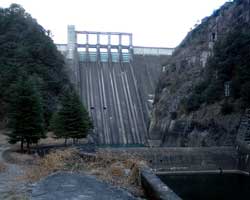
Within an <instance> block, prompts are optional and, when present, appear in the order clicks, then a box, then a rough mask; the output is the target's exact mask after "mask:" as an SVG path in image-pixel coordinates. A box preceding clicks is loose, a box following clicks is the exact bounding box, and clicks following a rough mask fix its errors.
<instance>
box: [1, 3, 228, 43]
mask: <svg viewBox="0 0 250 200" xmlns="http://www.w3.org/2000/svg"><path fill="white" fill-rule="evenodd" d="M226 1H227V0H126V1H125V0H70V1H69V0H15V1H11V0H0V7H8V6H9V5H10V4H11V3H18V4H21V5H22V6H23V7H24V9H25V10H26V11H27V12H29V13H30V14H31V15H32V17H33V18H36V19H37V21H38V23H40V24H41V25H42V26H43V27H44V28H45V29H49V30H51V31H52V34H53V35H54V37H53V40H54V41H55V42H56V43H66V41H67V25H68V24H73V25H75V26H76V29H77V30H82V31H83V30H87V31H114V32H130V33H133V44H134V45H140V46H159V47H175V46H177V45H178V44H179V43H180V42H181V40H182V39H183V38H184V37H185V35H186V34H187V32H189V31H190V29H191V28H192V27H193V26H194V25H195V24H196V23H197V21H198V20H201V19H202V18H204V17H206V16H209V15H211V14H212V13H213V11H214V10H215V9H218V8H219V7H220V6H221V5H223V4H224V3H225V2H226Z"/></svg>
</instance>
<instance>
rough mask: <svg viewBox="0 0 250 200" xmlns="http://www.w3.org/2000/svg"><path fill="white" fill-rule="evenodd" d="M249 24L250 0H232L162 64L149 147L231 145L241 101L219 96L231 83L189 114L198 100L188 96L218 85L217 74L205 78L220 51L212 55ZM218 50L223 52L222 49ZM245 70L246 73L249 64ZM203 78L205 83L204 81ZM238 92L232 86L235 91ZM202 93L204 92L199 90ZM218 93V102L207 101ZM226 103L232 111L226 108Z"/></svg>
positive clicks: (215, 100)
mask: <svg viewBox="0 0 250 200" xmlns="http://www.w3.org/2000/svg"><path fill="white" fill-rule="evenodd" d="M249 24H250V0H235V1H233V2H227V3H225V4H224V5H223V6H222V7H221V8H220V9H219V10H217V11H215V12H214V13H213V14H212V15H211V16H210V17H206V18H204V19H203V20H202V22H201V24H200V25H197V26H196V28H194V29H193V30H192V31H191V32H189V33H188V35H187V36H186V38H185V39H184V40H183V42H182V43H181V44H180V45H179V46H178V47H177V49H176V50H175V52H174V54H173V56H172V58H171V59H170V60H169V61H167V62H166V64H165V66H164V68H165V72H164V73H163V74H162V75H161V78H160V80H159V83H158V86H157V89H156V94H155V100H154V109H153V112H152V118H151V123H150V128H149V135H150V142H151V144H152V145H156V144H157V145H159V144H160V145H162V146H225V145H234V143H235V138H236V134H237V129H238V127H239V123H240V117H241V115H242V114H241V113H243V111H244V107H243V106H242V101H241V98H237V97H231V96H230V95H231V94H229V95H228V94H226V96H228V97H222V94H223V95H224V93H225V90H226V89H225V88H226V86H225V88H224V85H226V83H230V82H229V81H226V79H225V80H224V79H223V80H224V82H223V83H221V86H223V89H222V87H221V89H218V90H213V92H212V93H211V92H210V94H209V95H208V96H207V97H206V101H200V102H199V105H198V106H196V107H195V109H193V108H194V106H193V107H191V108H192V109H187V107H188V106H189V107H190V105H194V104H195V103H196V100H197V99H195V98H194V99H192V98H190V96H192V95H193V93H194V90H197V86H199V85H201V84H203V85H205V86H204V88H206V87H207V86H206V84H210V83H211V81H213V80H217V74H216V72H217V71H213V73H214V74H213V75H212V76H210V77H215V78H210V79H207V77H208V74H209V73H211V70H208V62H209V60H211V59H213V58H214V57H215V54H218V52H219V50H217V51H216V52H215V48H216V45H217V48H218V46H219V45H218V44H219V43H221V41H223V40H225V38H226V37H227V35H228V34H230V32H232V31H233V30H237V29H238V27H241V29H240V31H241V32H244V31H245V30H247V29H248V28H249ZM242 27H243V28H242ZM244 27H245V28H244ZM246 27H247V28H246ZM248 30H249V29H248ZM236 37H237V35H236ZM239 37H240V36H239ZM249 38H250V37H249ZM247 41H249V40H247ZM246 45H247V44H246ZM232 48H233V47H232ZM218 49H221V48H218ZM239 49H240V48H239ZM222 51H223V52H225V51H226V50H225V51H224V49H222ZM249 52H250V51H249ZM234 54H237V52H236V53H234ZM234 54H232V55H234ZM248 54H249V53H248ZM225 55H226V54H225ZM226 56H227V55H226ZM236 63H237V61H236ZM210 65H211V64H210ZM236 66H237V65H236ZM247 66H248V68H249V65H247ZM232 71H233V70H232ZM231 74H234V73H233V72H232V73H231ZM232 76H233V75H232ZM249 76H250V75H249ZM249 76H248V77H247V78H249ZM206 79H207V81H208V82H206V81H205V80H206ZM230 80H231V79H230ZM247 80H249V79H247ZM209 81H210V82H209ZM235 82H236V81H235ZM210 85H211V84H210ZM238 89H239V88H237V87H236V89H235V90H238ZM200 90H201V91H200V93H202V92H203V89H202V87H200ZM204 90H205V89H204ZM218 91H220V95H221V96H220V98H214V100H213V101H208V99H209V98H210V97H212V96H213V95H214V94H215V93H216V92H218ZM231 93H232V92H231ZM249 93H250V91H249ZM187 100H189V101H187ZM228 102H229V103H228ZM228 104H230V106H227V105H228Z"/></svg>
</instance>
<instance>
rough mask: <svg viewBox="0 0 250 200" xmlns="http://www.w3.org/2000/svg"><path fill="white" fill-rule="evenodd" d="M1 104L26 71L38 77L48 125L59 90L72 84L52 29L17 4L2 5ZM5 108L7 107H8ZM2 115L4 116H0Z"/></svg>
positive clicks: (6, 101)
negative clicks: (52, 34)
mask: <svg viewBox="0 0 250 200" xmlns="http://www.w3.org/2000/svg"><path fill="white" fill-rule="evenodd" d="M0 49H1V53H0V71H1V73H0V91H1V93H0V106H1V108H0V109H1V113H7V109H6V107H7V106H5V108H4V107H3V106H2V105H7V104H9V102H10V101H11V98H12V97H11V89H10V87H11V85H13V84H16V82H17V80H18V79H19V77H20V76H21V74H23V73H24V72H25V73H26V74H27V77H36V80H37V81H36V86H37V88H38V89H39V91H40V93H41V96H42V101H43V106H44V107H43V110H44V118H45V125H46V126H48V122H49V121H50V118H51V115H52V113H53V111H54V110H55V109H56V105H57V101H58V98H57V96H59V94H60V93H61V92H62V90H63V88H64V87H65V86H67V85H69V81H68V78H67V76H66V73H65V69H64V59H63V56H62V55H61V54H60V53H59V52H58V51H57V49H56V46H55V45H54V43H53V41H52V40H51V38H50V37H49V36H48V31H46V30H45V29H44V28H43V27H41V26H40V25H39V24H38V23H37V22H36V20H35V19H33V18H32V17H31V16H30V15H29V14H28V13H26V12H25V10H24V9H23V8H22V7H21V6H20V5H17V4H12V5H11V6H10V7H9V8H0ZM2 109H5V110H4V111H3V110H2ZM0 117H2V116H0Z"/></svg>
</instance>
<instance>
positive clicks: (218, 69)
mask: <svg viewBox="0 0 250 200" xmlns="http://www.w3.org/2000/svg"><path fill="white" fill-rule="evenodd" d="M249 49H250V29H249V25H246V24H243V25H241V26H238V27H235V28H234V29H232V30H231V31H230V32H229V33H228V34H226V35H225V36H223V37H222V38H220V39H219V40H218V41H217V42H216V44H215V48H214V55H213V56H212V57H211V58H210V59H209V61H208V64H207V67H206V71H205V73H204V74H205V77H204V81H203V82H201V83H200V84H199V85H197V86H196V87H195V88H194V91H193V93H192V94H191V95H190V96H189V97H188V98H187V99H185V100H184V105H185V109H186V111H187V112H191V111H194V110H197V109H198V108H199V107H200V106H201V104H203V103H205V104H212V103H215V102H217V101H220V100H223V99H226V97H225V95H224V84H225V83H229V85H230V99H232V100H236V99H240V100H241V102H243V108H244V107H247V106H250V54H249ZM222 110H223V112H224V111H225V113H229V110H228V105H225V106H224V108H223V109H222Z"/></svg>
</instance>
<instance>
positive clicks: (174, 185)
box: [158, 173, 250, 200]
mask: <svg viewBox="0 0 250 200" xmlns="http://www.w3.org/2000/svg"><path fill="white" fill-rule="evenodd" d="M158 176H159V178H160V179H161V180H162V181H163V182H164V183H165V184H166V185H168V186H169V187H170V188H171V189H172V190H173V191H174V192H175V193H176V194H177V195H178V196H179V197H181V198H182V199H183V200H236V199H237V200H247V199H249V196H250V176H249V175H245V174H239V173H213V174H206V173H195V174H165V175H164V174H161V175H158Z"/></svg>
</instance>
